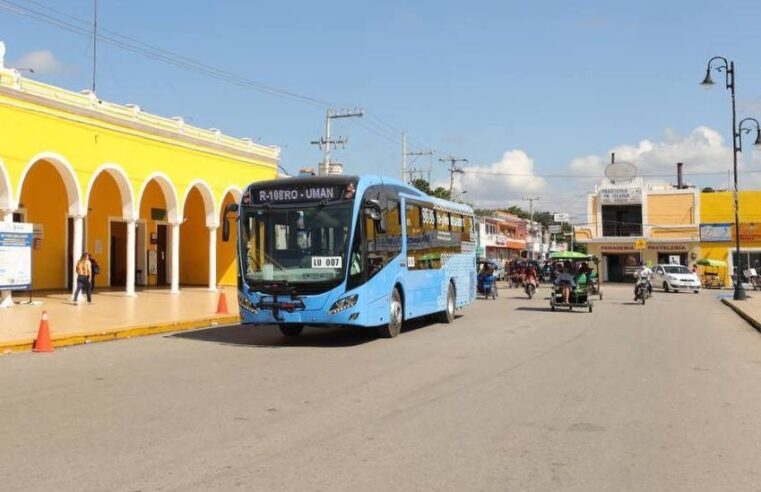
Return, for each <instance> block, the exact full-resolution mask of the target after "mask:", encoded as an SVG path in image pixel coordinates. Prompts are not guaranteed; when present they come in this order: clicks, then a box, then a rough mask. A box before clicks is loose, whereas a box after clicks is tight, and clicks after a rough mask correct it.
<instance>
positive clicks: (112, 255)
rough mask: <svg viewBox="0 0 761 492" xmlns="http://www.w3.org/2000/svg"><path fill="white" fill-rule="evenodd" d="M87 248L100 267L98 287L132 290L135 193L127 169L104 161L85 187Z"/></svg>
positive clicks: (128, 292) (133, 279)
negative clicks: (117, 287)
mask: <svg viewBox="0 0 761 492" xmlns="http://www.w3.org/2000/svg"><path fill="white" fill-rule="evenodd" d="M85 196H86V202H85V203H86V204H87V210H88V218H87V231H86V238H87V251H88V252H89V253H90V254H91V255H93V258H94V259H95V260H96V261H97V263H98V265H99V266H100V273H99V275H97V277H96V278H97V284H98V286H100V285H103V284H108V285H110V286H111V287H114V286H123V287H124V290H125V292H126V293H127V294H128V295H133V294H134V292H135V268H136V266H135V224H136V216H137V214H136V212H135V206H134V192H133V189H132V184H131V183H130V180H129V178H128V177H127V173H126V171H125V170H124V169H123V168H122V167H121V166H120V165H118V164H115V163H107V164H103V165H101V166H100V167H98V169H96V170H95V172H93V173H92V176H91V177H90V181H89V182H88V185H87V189H86V194H85Z"/></svg>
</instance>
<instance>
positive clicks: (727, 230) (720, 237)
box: [700, 223, 734, 242]
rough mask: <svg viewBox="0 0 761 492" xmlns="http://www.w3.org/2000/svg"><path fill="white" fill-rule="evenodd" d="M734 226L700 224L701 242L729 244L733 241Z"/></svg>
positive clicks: (727, 224)
mask: <svg viewBox="0 0 761 492" xmlns="http://www.w3.org/2000/svg"><path fill="white" fill-rule="evenodd" d="M733 229H734V227H733V226H732V224H729V223H726V224H700V240H701V241H704V242H729V241H731V240H732V236H733V234H732V232H733Z"/></svg>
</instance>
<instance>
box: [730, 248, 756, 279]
mask: <svg viewBox="0 0 761 492" xmlns="http://www.w3.org/2000/svg"><path fill="white" fill-rule="evenodd" d="M732 265H733V267H734V268H737V267H738V265H739V267H740V274H741V277H740V278H741V279H742V281H743V282H750V279H749V278H748V275H746V274H747V273H748V270H749V269H751V268H753V269H755V270H756V275H761V251H742V250H741V251H740V261H739V262H738V261H737V252H736V251H732Z"/></svg>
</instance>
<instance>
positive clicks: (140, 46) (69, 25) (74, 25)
mask: <svg viewBox="0 0 761 492" xmlns="http://www.w3.org/2000/svg"><path fill="white" fill-rule="evenodd" d="M24 1H25V2H26V3H27V4H31V5H34V6H36V7H38V9H36V8H33V7H30V6H25V5H21V4H19V3H18V2H15V1H12V0H0V8H2V9H5V10H7V11H9V12H11V13H14V14H16V15H26V16H29V17H31V18H34V19H36V20H38V21H41V22H45V23H48V24H51V25H54V26H56V27H59V28H61V29H64V30H66V31H69V32H73V33H75V34H79V35H82V36H87V37H92V38H93V42H94V43H95V40H98V39H99V40H101V41H103V42H105V43H107V44H109V45H112V46H115V47H117V48H121V49H123V50H125V51H130V52H132V53H135V54H139V55H142V56H145V57H147V58H151V59H154V60H157V61H161V62H163V63H167V64H169V65H173V66H175V67H178V68H181V69H184V70H188V71H192V72H195V73H199V74H201V75H206V76H208V77H211V78H214V79H217V80H220V81H222V82H226V83H229V84H232V85H237V86H239V87H243V88H250V89H254V90H257V91H260V92H264V93H267V94H270V95H275V96H278V97H281V98H284V99H288V100H292V101H297V102H302V103H306V104H309V105H311V106H315V107H320V108H323V109H329V108H331V107H335V106H337V104H336V103H334V102H329V101H326V100H323V99H319V98H316V97H312V96H308V95H304V94H299V93H296V92H293V91H290V90H286V89H282V88H278V87H275V86H271V85H268V84H265V83H262V82H259V81H256V80H252V79H250V78H247V77H245V76H242V75H239V74H237V73H234V72H231V71H228V70H225V69H223V68H220V67H215V66H212V65H209V64H206V63H204V62H202V61H199V60H196V59H193V58H189V57H187V56H184V55H182V54H179V53H176V52H173V51H169V50H166V49H163V48H161V47H158V46H155V45H152V44H150V43H146V42H144V41H141V40H139V39H136V38H133V37H130V36H126V35H123V34H120V33H118V32H115V31H112V30H109V29H103V28H100V29H97V24H96V23H95V22H94V23H90V22H89V21H87V20H84V19H82V18H79V17H76V16H73V15H71V14H68V13H66V12H63V11H61V10H58V9H55V8H53V7H49V6H47V5H45V4H43V3H41V2H37V1H35V0H24ZM94 1H97V0H94ZM96 8H97V7H96ZM39 9H43V10H44V11H43V10H39ZM45 11H47V12H49V13H53V14H56V15H57V16H59V17H55V16H53V15H50V14H49V13H46V12H45ZM96 15H97V14H96ZM61 17H62V18H63V19H62V18H61ZM65 19H68V21H67V20H65ZM94 63H95V60H93V64H94ZM93 73H95V68H93ZM93 80H94V77H93ZM93 86H94V84H93ZM370 117H371V119H372V120H374V121H367V122H360V123H359V124H360V126H362V127H364V128H365V129H366V130H368V131H369V132H370V133H372V134H374V135H376V136H378V137H380V138H383V139H385V140H388V141H392V142H394V143H396V142H397V141H398V134H399V133H400V132H399V131H397V129H396V127H395V126H394V125H392V124H391V123H388V122H387V121H385V120H383V119H381V118H380V117H378V116H375V115H370ZM408 138H409V139H410V141H412V142H418V143H419V141H418V140H416V139H414V138H412V137H408Z"/></svg>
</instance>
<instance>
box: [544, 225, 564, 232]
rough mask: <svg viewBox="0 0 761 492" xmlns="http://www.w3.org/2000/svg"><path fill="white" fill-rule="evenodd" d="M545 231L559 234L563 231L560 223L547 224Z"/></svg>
mask: <svg viewBox="0 0 761 492" xmlns="http://www.w3.org/2000/svg"><path fill="white" fill-rule="evenodd" d="M547 232H549V233H550V234H560V233H561V232H563V226H562V225H560V224H553V225H550V226H547Z"/></svg>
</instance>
